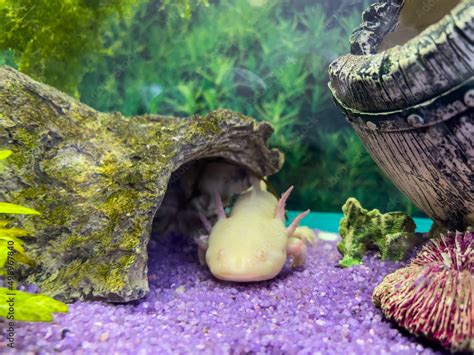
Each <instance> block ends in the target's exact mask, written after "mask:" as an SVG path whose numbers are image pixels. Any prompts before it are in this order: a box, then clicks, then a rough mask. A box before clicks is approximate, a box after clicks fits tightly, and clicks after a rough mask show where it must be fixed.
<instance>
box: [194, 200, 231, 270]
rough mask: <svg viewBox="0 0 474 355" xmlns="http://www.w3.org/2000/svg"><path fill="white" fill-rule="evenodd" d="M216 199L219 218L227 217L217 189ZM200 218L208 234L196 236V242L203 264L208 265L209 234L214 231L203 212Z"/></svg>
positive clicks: (200, 260) (200, 261)
mask: <svg viewBox="0 0 474 355" xmlns="http://www.w3.org/2000/svg"><path fill="white" fill-rule="evenodd" d="M214 199H215V204H216V210H217V216H218V220H221V219H223V218H226V214H225V210H224V206H223V204H222V200H221V197H220V196H219V193H218V192H217V191H214ZM199 218H200V219H201V223H202V225H203V226H204V228H205V229H206V232H207V234H204V233H203V234H200V235H199V237H195V238H194V242H195V243H196V245H197V247H198V258H199V263H200V264H201V265H206V251H207V249H208V248H209V234H211V231H212V225H211V223H210V222H209V220H208V219H207V218H206V216H204V215H203V214H202V213H199Z"/></svg>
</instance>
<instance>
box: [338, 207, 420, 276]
mask: <svg viewBox="0 0 474 355" xmlns="http://www.w3.org/2000/svg"><path fill="white" fill-rule="evenodd" d="M342 212H343V213H344V218H342V219H341V222H340V225H339V234H340V235H341V237H342V241H340V242H339V243H338V245H337V249H338V250H339V252H340V253H341V254H342V255H343V258H342V259H341V260H340V261H339V265H340V266H342V267H349V266H354V265H359V264H361V263H362V257H363V256H364V255H365V254H366V253H367V251H369V250H378V251H380V254H381V257H382V260H386V259H390V260H403V259H404V258H405V257H406V255H407V253H408V251H410V250H411V249H412V248H413V247H414V246H416V245H418V244H420V242H422V241H423V238H421V237H419V236H417V235H416V234H415V228H416V225H415V222H414V221H413V219H412V218H411V217H409V216H407V215H405V214H404V213H402V212H389V213H384V214H382V213H380V211H379V210H377V209H374V210H371V211H368V210H366V209H364V208H362V206H361V205H360V203H359V201H357V200H356V199H355V198H349V199H348V200H347V202H346V203H345V204H344V206H342Z"/></svg>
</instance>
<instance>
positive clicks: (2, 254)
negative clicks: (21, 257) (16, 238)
mask: <svg viewBox="0 0 474 355" xmlns="http://www.w3.org/2000/svg"><path fill="white" fill-rule="evenodd" d="M7 258H8V249H7V248H4V247H0V269H3V267H4V266H5V263H6V262H7ZM0 275H2V274H1V273H0Z"/></svg>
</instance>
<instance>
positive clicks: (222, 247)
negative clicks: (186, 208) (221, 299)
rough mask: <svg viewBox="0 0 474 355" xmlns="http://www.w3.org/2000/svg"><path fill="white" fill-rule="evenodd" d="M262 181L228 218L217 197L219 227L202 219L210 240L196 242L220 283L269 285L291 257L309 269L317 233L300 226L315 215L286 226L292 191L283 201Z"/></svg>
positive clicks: (293, 263)
mask: <svg viewBox="0 0 474 355" xmlns="http://www.w3.org/2000/svg"><path fill="white" fill-rule="evenodd" d="M264 187H265V185H263V182H260V181H257V182H255V183H254V184H253V186H252V188H251V189H250V190H249V191H247V192H245V193H243V194H242V195H241V196H240V197H239V198H238V199H237V201H236V202H235V204H234V206H233V208H232V211H231V212H230V215H229V216H226V213H225V211H224V208H223V206H222V201H221V200H220V197H219V195H218V194H217V192H216V193H215V198H216V206H217V215H218V220H217V222H216V223H215V225H214V226H211V225H210V223H209V221H207V220H206V219H205V218H204V217H202V220H203V224H204V226H205V227H206V229H207V230H208V232H209V235H202V236H200V237H198V238H195V241H196V242H197V244H198V252H199V259H200V261H201V263H202V264H207V265H208V267H209V269H210V271H211V273H212V274H213V275H214V276H215V277H216V278H218V279H221V280H226V281H234V282H250V281H263V280H269V279H272V278H274V277H275V276H276V275H278V274H279V273H280V271H281V270H282V269H283V266H284V265H285V263H286V260H287V257H288V256H290V257H292V259H293V261H292V265H293V266H298V265H303V264H304V262H305V259H306V244H311V243H312V242H313V239H314V233H313V231H312V230H311V229H309V228H308V227H298V224H299V222H300V221H301V219H303V218H304V217H305V216H306V215H307V214H308V213H309V210H307V211H305V212H302V213H301V214H299V215H298V216H297V217H296V218H295V219H294V221H293V222H292V223H291V225H290V226H289V227H288V228H286V227H285V203H286V201H287V199H288V197H289V195H290V193H291V191H292V190H293V187H290V188H289V189H288V191H286V192H285V193H284V194H283V195H282V196H281V198H280V199H277V198H276V197H275V196H274V195H273V194H271V193H270V192H268V191H266V189H265V188H264Z"/></svg>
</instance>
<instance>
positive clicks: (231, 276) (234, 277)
mask: <svg viewBox="0 0 474 355" xmlns="http://www.w3.org/2000/svg"><path fill="white" fill-rule="evenodd" d="M277 274H278V272H276V273H275V272H273V273H269V274H236V273H215V274H214V273H213V275H214V276H215V277H216V278H218V279H219V280H223V281H232V282H258V281H265V280H270V279H273V278H274V277H275V276H276V275H277Z"/></svg>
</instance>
